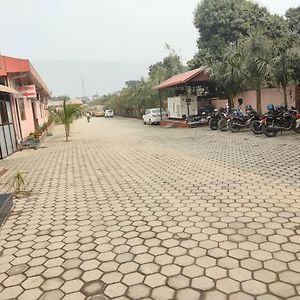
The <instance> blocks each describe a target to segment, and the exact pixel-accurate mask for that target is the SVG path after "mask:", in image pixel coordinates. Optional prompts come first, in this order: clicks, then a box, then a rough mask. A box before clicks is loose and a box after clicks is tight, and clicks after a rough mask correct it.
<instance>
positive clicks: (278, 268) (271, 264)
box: [264, 259, 287, 273]
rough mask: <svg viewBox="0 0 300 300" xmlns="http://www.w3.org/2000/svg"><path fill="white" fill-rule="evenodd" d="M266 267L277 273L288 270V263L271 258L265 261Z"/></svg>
mask: <svg viewBox="0 0 300 300" xmlns="http://www.w3.org/2000/svg"><path fill="white" fill-rule="evenodd" d="M264 267H265V268H266V269H268V270H270V271H273V272H275V273H277V272H282V271H285V270H287V264H286V263H284V262H282V261H279V260H275V259H271V260H268V261H266V262H264Z"/></svg>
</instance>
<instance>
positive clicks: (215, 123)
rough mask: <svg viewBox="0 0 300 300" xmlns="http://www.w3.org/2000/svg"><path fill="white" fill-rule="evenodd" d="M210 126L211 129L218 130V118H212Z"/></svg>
mask: <svg viewBox="0 0 300 300" xmlns="http://www.w3.org/2000/svg"><path fill="white" fill-rule="evenodd" d="M208 126H209V128H210V129H211V130H217V129H218V119H210V120H209V123H208Z"/></svg>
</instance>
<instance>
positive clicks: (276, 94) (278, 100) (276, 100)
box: [211, 86, 296, 113]
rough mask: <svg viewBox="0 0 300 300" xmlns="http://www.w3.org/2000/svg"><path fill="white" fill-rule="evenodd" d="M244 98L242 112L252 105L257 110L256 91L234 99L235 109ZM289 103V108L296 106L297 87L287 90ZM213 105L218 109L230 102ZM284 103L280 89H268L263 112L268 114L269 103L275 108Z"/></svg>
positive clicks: (263, 98)
mask: <svg viewBox="0 0 300 300" xmlns="http://www.w3.org/2000/svg"><path fill="white" fill-rule="evenodd" d="M239 98H243V99H244V102H243V104H242V106H241V108H242V110H245V105H247V104H250V105H251V106H252V107H253V108H254V109H256V92H255V90H251V91H245V92H242V93H240V94H239V95H237V97H235V98H234V107H237V106H238V99H239ZM287 101H288V107H291V106H296V87H295V86H292V87H289V88H288V89H287ZM211 102H212V105H213V106H215V107H216V108H220V107H225V105H226V103H227V102H228V101H227V100H226V99H225V100H223V99H222V100H212V101H211ZM283 102H284V97H283V91H282V89H280V88H267V89H263V90H262V112H263V113H264V112H266V110H267V109H266V107H267V105H268V104H269V103H272V104H274V106H277V105H281V104H282V103H283Z"/></svg>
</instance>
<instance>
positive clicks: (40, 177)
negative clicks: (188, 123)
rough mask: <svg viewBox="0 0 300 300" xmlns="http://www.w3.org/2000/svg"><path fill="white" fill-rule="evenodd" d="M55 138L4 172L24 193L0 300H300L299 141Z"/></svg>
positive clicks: (115, 134) (3, 234)
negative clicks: (20, 180) (19, 179)
mask: <svg viewBox="0 0 300 300" xmlns="http://www.w3.org/2000/svg"><path fill="white" fill-rule="evenodd" d="M71 134H72V138H71V140H72V141H71V142H69V143H66V142H64V141H63V136H64V134H63V129H62V126H56V127H55V128H54V130H53V136H52V137H48V138H47V139H46V141H45V142H44V143H43V145H42V146H43V147H42V148H40V149H38V150H36V151H35V150H25V151H22V152H18V153H16V154H14V155H12V156H10V157H8V158H7V159H5V160H3V161H0V168H1V167H5V168H7V169H8V171H7V172H6V173H5V174H4V175H2V176H1V177H0V190H1V191H7V190H9V189H10V187H9V181H10V178H11V177H12V176H13V174H15V173H16V172H17V171H21V172H22V173H23V174H24V176H25V179H26V181H27V189H28V190H32V193H31V195H30V196H29V197H27V198H20V199H16V200H15V208H14V210H13V212H12V214H11V215H10V217H9V218H8V220H7V221H6V223H5V224H4V225H3V227H2V229H1V231H0V299H1V300H4V299H28V300H34V299H43V300H45V299H50V300H58V299H64V300H67V299H72V300H77V299H94V300H100V299H101V300H105V299H118V300H121V299H124V300H125V299H153V300H167V299H177V300H186V299H188V300H194V299H195V300H223V299H228V300H250V299H253V300H254V299H255V300H276V299H289V300H296V299H298V300H299V299H300V262H299V259H300V236H299V233H300V157H299V153H300V135H297V134H295V133H292V132H290V133H285V134H284V135H282V136H280V135H279V136H278V137H276V138H266V137H264V136H255V135H253V134H252V133H250V132H241V133H237V134H233V133H229V132H225V133H224V132H220V131H211V130H210V129H208V128H206V127H202V128H194V129H172V128H161V127H159V126H144V125H142V121H140V120H134V119H124V118H113V119H104V118H92V119H91V122H90V123H87V121H86V120H85V119H82V120H79V121H77V122H76V123H75V124H73V126H72V128H71Z"/></svg>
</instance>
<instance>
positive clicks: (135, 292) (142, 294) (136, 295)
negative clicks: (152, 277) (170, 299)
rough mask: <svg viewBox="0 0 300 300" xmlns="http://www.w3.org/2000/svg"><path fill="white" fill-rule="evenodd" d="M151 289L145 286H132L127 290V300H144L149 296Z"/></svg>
mask: <svg viewBox="0 0 300 300" xmlns="http://www.w3.org/2000/svg"><path fill="white" fill-rule="evenodd" d="M150 292H151V289H150V288H149V287H148V286H146V285H145V284H137V285H132V286H130V287H129V288H128V291H127V296H128V298H129V299H144V298H147V297H148V296H149V295H150Z"/></svg>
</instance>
